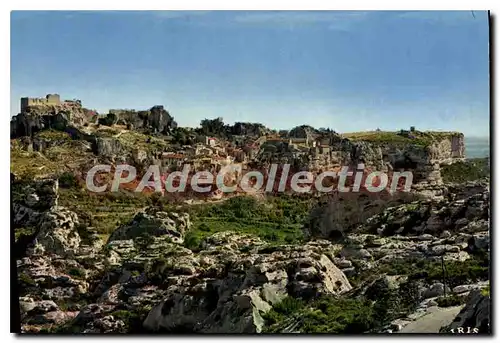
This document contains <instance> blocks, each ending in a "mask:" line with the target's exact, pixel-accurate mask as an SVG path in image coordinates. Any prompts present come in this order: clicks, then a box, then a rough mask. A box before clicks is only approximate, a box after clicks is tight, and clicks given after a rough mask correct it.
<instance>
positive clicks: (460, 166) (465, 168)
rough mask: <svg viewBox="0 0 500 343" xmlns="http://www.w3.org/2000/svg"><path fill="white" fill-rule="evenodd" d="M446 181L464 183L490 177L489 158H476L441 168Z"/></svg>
mask: <svg viewBox="0 0 500 343" xmlns="http://www.w3.org/2000/svg"><path fill="white" fill-rule="evenodd" d="M441 176H442V178H443V181H444V182H454V183H462V182H467V181H475V180H479V179H482V178H489V177H490V165H489V158H474V159H468V160H466V161H464V162H456V163H453V164H450V165H448V166H443V167H442V168H441Z"/></svg>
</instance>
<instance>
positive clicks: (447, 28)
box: [11, 11, 489, 136]
mask: <svg viewBox="0 0 500 343" xmlns="http://www.w3.org/2000/svg"><path fill="white" fill-rule="evenodd" d="M488 35H489V33H488V18H487V13H486V12H479V11H474V12H471V11H463V12H382V11H376V12H343V11H330V12H263V11H258V12H252V11H248V12H234V11H232V12H230V11H226V12H210V11H200V12H185V11H180V12H176V11H161V12H141V11H137V12H119V11H109V12H67V11H65V12H63V11H58V12H19V11H15V12H12V14H11V102H12V109H11V115H14V114H17V113H18V111H19V98H20V97H21V96H44V95H45V94H46V93H59V94H61V96H62V97H63V98H67V99H71V98H78V99H81V100H82V102H83V103H84V106H86V107H89V108H94V109H97V110H98V111H100V112H101V111H102V112H106V111H107V109H109V108H134V109H146V108H149V107H151V106H153V105H156V104H163V105H165V107H166V108H167V109H168V110H169V111H170V113H171V114H172V115H173V116H174V117H175V119H176V120H177V121H178V123H179V124H180V125H181V126H197V125H198V124H199V122H200V120H201V119H203V118H214V117H217V116H221V117H223V118H224V121H225V122H227V123H233V122H235V121H251V122H261V123H264V124H265V125H267V126H269V127H272V128H291V127H293V126H296V125H301V124H309V125H312V126H315V127H318V128H319V127H330V128H332V129H335V130H337V131H340V132H348V131H358V130H369V129H376V128H377V127H380V128H381V129H386V130H393V129H400V128H408V127H409V126H411V125H415V126H416V127H417V128H418V129H422V130H425V129H437V130H458V131H462V132H464V133H465V134H466V135H469V136H488V132H489V66H488V59H489V56H488Z"/></svg>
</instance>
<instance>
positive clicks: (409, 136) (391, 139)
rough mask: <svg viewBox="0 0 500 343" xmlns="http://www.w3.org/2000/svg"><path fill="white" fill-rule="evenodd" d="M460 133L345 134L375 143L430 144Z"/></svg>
mask: <svg viewBox="0 0 500 343" xmlns="http://www.w3.org/2000/svg"><path fill="white" fill-rule="evenodd" d="M456 135H460V133H459V132H437V131H414V132H405V133H404V134H402V133H401V132H398V131H365V132H351V133H345V134H343V136H344V137H346V138H348V139H350V140H352V141H363V142H370V143H374V144H396V145H407V144H408V145H420V146H429V145H432V143H434V142H439V141H441V140H443V139H446V138H449V137H452V136H456Z"/></svg>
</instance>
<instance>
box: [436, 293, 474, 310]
mask: <svg viewBox="0 0 500 343" xmlns="http://www.w3.org/2000/svg"><path fill="white" fill-rule="evenodd" d="M466 300H467V299H466V297H460V296H458V295H455V294H453V295H449V296H446V297H439V298H437V299H436V302H437V304H438V306H439V307H451V306H458V305H462V304H465V303H466Z"/></svg>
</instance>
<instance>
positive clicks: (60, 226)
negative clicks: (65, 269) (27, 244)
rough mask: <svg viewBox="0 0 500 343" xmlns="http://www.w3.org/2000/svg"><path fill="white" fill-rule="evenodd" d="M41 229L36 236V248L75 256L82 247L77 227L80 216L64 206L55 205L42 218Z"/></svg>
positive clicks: (61, 254)
mask: <svg viewBox="0 0 500 343" xmlns="http://www.w3.org/2000/svg"><path fill="white" fill-rule="evenodd" d="M39 225H40V231H39V232H38V234H37V236H36V238H35V241H36V243H35V249H36V250H38V251H49V252H51V253H55V254H57V255H59V256H74V254H75V251H77V250H78V248H79V247H80V242H81V239H80V236H79V234H78V231H77V229H76V226H77V225H78V216H77V215H76V213H74V212H72V211H69V210H66V209H64V208H62V207H54V208H52V209H50V210H49V211H48V212H45V213H44V214H43V216H42V217H41V219H40V224H39Z"/></svg>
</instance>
